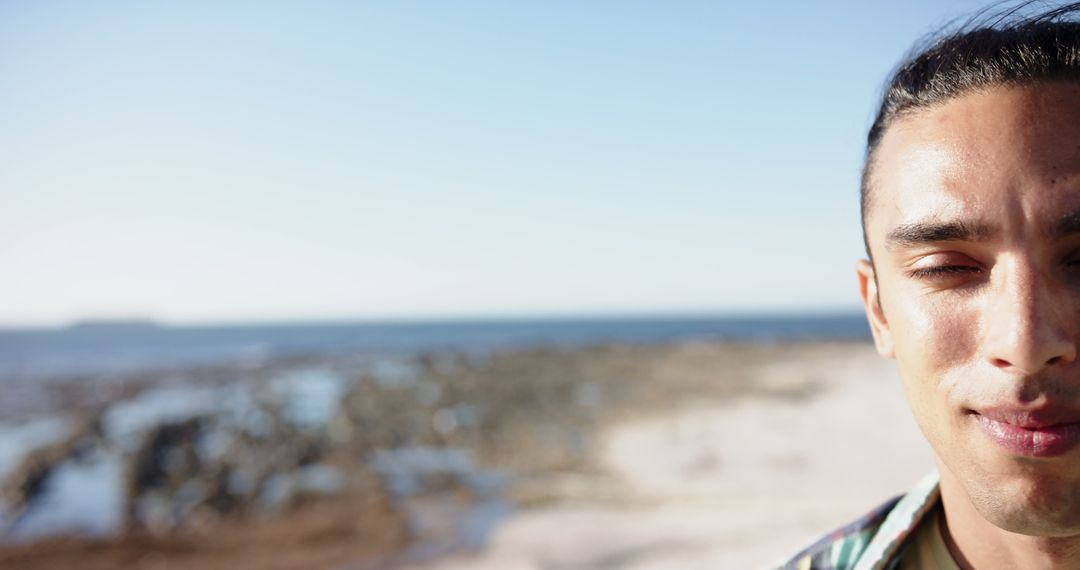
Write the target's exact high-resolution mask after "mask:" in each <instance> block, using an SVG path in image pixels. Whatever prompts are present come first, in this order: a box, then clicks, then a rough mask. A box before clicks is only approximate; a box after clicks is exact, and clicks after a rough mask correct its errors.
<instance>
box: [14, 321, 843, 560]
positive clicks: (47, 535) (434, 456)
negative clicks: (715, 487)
mask: <svg viewBox="0 0 1080 570" xmlns="http://www.w3.org/2000/svg"><path fill="white" fill-rule="evenodd" d="M843 344H844V343H839V345H843ZM834 345H837V343H832V344H829V343H775V344H751V343H722V342H683V343H678V344H668V345H603V346H588V347H577V348H558V349H556V348H533V349H517V350H507V351H501V352H493V353H490V354H485V355H477V354H470V353H464V352H433V353H427V354H423V355H419V356H400V355H398V356H384V357H378V358H376V357H373V356H372V355H338V356H335V357H319V358H291V359H287V360H281V361H270V362H266V363H262V364H260V365H259V366H257V367H252V366H245V367H243V368H233V369H230V368H228V367H225V368H221V369H215V370H212V371H206V370H203V371H192V372H190V373H185V372H184V371H171V372H169V373H168V374H167V375H166V374H163V375H156V376H155V375H149V376H147V375H143V376H142V377H141V378H138V379H134V378H121V379H116V378H113V379H107V381H106V380H103V381H101V382H100V383H102V385H105V384H107V385H109V386H114V387H116V386H121V387H123V389H118V390H112V391H103V390H100V389H95V388H94V382H93V379H89V380H88V379H78V380H77V381H74V380H73V381H69V382H68V384H67V386H68V389H70V390H72V391H74V392H80V391H81V393H87V392H89V393H94V394H98V395H99V397H98V398H96V399H95V398H82V399H76V400H74V402H75V405H70V406H69V407H68V408H67V409H64V410H54V411H52V412H51V413H42V414H40V415H39V417H38V418H36V419H26V418H22V419H21V420H20V421H19V422H9V424H8V430H7V433H8V444H9V445H8V446H9V447H10V446H11V442H13V441H18V442H22V443H21V444H20V445H22V446H23V447H24V448H25V449H24V452H23V453H18V454H15V453H14V452H11V451H10V450H9V451H8V453H7V456H8V458H9V461H8V462H7V464H4V463H2V462H0V503H2V506H0V536H3V538H4V545H3V546H2V547H0V567H19V568H62V567H78V568H111V567H117V566H124V567H148V568H150V567H168V568H170V569H175V568H196V567H198V568H212V567H229V568H301V567H302V568H313V567H314V568H359V569H366V568H372V569H374V568H395V567H402V566H404V565H409V564H417V563H422V562H425V561H431V560H436V559H439V558H441V557H444V556H446V555H448V554H452V553H455V552H460V551H468V550H475V549H478V548H481V547H482V546H483V545H484V544H485V542H486V541H487V540H488V537H489V536H490V534H491V532H492V531H493V530H494V529H495V528H496V527H497V526H498V525H499V524H500V522H501V521H503V520H505V519H506V518H507V517H508V516H509V515H510V514H511V513H513V512H515V510H518V509H521V508H526V507H533V506H537V505H543V504H547V503H550V502H553V501H558V500H560V499H561V498H563V496H564V495H565V494H566V493H568V492H569V493H572V492H573V491H568V487H567V485H565V484H564V483H565V481H567V480H568V479H572V478H573V476H574V475H575V474H589V473H595V472H597V471H598V470H602V469H603V466H602V465H599V464H598V463H597V461H596V457H597V453H596V452H597V448H596V442H597V441H598V438H599V437H600V436H601V435H602V434H603V432H604V429H605V427H606V426H608V425H610V424H612V423H613V422H617V421H622V420H625V419H627V418H634V417H648V416H649V415H652V414H656V413H661V412H663V410H667V409H671V408H672V407H676V406H684V405H687V404H688V403H689V404H703V403H709V402H712V403H720V404H725V403H726V404H730V403H731V402H733V401H735V400H737V399H739V398H745V397H766V398H778V399H785V400H791V401H798V400H800V399H805V398H809V397H812V396H813V395H814V394H816V393H817V392H818V391H820V390H821V383H820V382H818V381H817V380H818V379H815V378H813V377H808V376H806V375H794V376H791V377H780V378H779V379H777V378H776V377H772V378H771V379H764V380H763V378H762V376H761V375H760V374H758V373H757V371H759V370H760V369H761V368H762V367H763V366H772V365H775V364H777V363H782V362H785V361H798V360H799V359H800V358H802V359H805V358H807V357H808V355H813V354H816V353H818V352H820V351H821V350H822V347H826V348H827V347H829V346H834ZM76 382H77V383H76ZM55 385H57V386H64V385H65V384H64V383H63V382H57V383H55ZM101 394H115V395H116V397H115V398H113V399H109V398H103V397H100V395H101ZM68 401H69V402H71V401H72V400H71V399H70V398H69V400H68ZM34 422H38V424H40V425H41V426H49V425H51V426H52V427H51V428H49V429H46V428H45V427H38V428H34V427H33V426H34V425H37V424H34ZM49 422H51V424H50V423H49ZM28 426H29V427H28ZM19 429H22V430H23V431H24V432H25V433H23V434H22V435H21V436H20V434H19V432H18V430H19ZM35 429H36V430H37V432H38V433H37V435H36V436H34V437H28V436H27V435H26V434H33V433H34V430H35ZM50 429H51V431H50ZM4 433H5V432H4V431H3V429H0V441H3V439H2V438H3V434H4ZM13 434H14V435H13ZM42 434H44V435H42ZM35 438H36V439H35ZM35 441H36V442H37V443H36V444H35V443H34V442H35ZM27 442H29V443H27ZM16 447H17V446H16ZM16 455H17V459H13V457H14V456H16ZM0 457H3V456H2V455H0ZM88 497H89V498H88ZM72 502H74V503H76V504H75V505H74V506H72V505H71V503H72ZM65 513H67V515H68V516H66V518H65V516H63V515H64V514H65ZM270 537H276V538H270Z"/></svg>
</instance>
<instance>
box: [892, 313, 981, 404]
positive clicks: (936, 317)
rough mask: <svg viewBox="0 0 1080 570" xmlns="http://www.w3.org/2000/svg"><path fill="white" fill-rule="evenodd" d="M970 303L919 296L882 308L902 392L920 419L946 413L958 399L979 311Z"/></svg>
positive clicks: (974, 355) (972, 351) (971, 356)
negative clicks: (902, 386) (891, 335)
mask: <svg viewBox="0 0 1080 570" xmlns="http://www.w3.org/2000/svg"><path fill="white" fill-rule="evenodd" d="M970 301H971V300H968V299H957V298H956V296H954V295H925V294H923V295H912V296H909V297H907V299H906V302H898V303H895V304H894V306H893V307H886V310H889V309H891V311H890V312H891V314H889V315H888V318H889V326H890V330H891V331H892V334H893V339H894V342H895V347H896V348H895V349H896V361H897V364H898V366H899V368H900V374H901V377H902V378H903V379H904V389H905V391H906V392H907V396H908V400H909V402H910V404H911V407H912V410H913V411H914V412H915V415H916V416H917V417H920V418H921V420H922V419H929V418H930V417H933V416H939V415H942V414H945V415H947V414H948V413H949V412H948V409H947V407H946V405H947V404H948V403H950V402H952V403H955V401H956V400H957V399H960V398H962V396H963V394H962V392H963V390H964V388H965V386H964V384H963V383H962V382H961V380H962V379H963V378H964V377H965V376H966V375H965V374H964V373H963V372H962V371H963V370H965V369H967V368H968V367H969V366H970V365H971V364H972V363H973V362H974V361H975V360H976V358H977V354H978V350H977V349H978V341H977V339H978V323H977V322H976V321H977V318H978V311H977V310H976V309H975V308H974V307H972V306H971V304H972V303H971V302H970ZM921 420H920V423H922V421H921Z"/></svg>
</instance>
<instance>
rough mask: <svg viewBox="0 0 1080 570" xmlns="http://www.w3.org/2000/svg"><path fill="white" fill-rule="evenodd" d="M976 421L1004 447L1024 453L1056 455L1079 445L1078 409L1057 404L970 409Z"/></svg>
mask: <svg viewBox="0 0 1080 570" xmlns="http://www.w3.org/2000/svg"><path fill="white" fill-rule="evenodd" d="M969 414H971V415H972V416H973V418H974V420H975V423H976V425H978V426H979V428H980V429H981V430H982V432H983V433H984V434H986V435H987V436H988V437H989V438H990V439H991V440H992V441H994V443H997V444H998V445H999V446H1000V447H1002V448H1003V449H1004V450H1005V451H1007V452H1009V453H1011V454H1014V455H1019V456H1023V457H1045V458H1049V457H1057V456H1059V455H1064V454H1065V453H1067V452H1069V451H1070V450H1072V449H1074V448H1076V447H1077V446H1078V445H1080V412H1078V411H1077V410H1074V409H1071V408H1064V407H1060V406H1043V407H1040V408H1034V409H1031V408H1029V409H1024V408H1020V407H1012V406H996V407H988V408H984V409H980V410H969Z"/></svg>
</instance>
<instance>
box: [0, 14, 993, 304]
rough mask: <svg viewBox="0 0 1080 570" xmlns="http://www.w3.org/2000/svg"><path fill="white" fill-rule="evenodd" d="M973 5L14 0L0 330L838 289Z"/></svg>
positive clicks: (844, 288)
mask: <svg viewBox="0 0 1080 570" xmlns="http://www.w3.org/2000/svg"><path fill="white" fill-rule="evenodd" d="M980 5H981V3H975V2H931V1H928V0H927V1H914V2H907V3H897V2H818V3H809V2H772V3H765V4H761V3H758V4H753V3H748V2H740V3H724V2H663V3H660V2H625V1H620V2H616V1H611V2H590V3H585V2H543V3H541V2H494V1H493V2H407V1H405V2H306V3H300V2H253V1H252V2H240V1H237V2H198V1H189V2H175V3H156V2H155V3H150V2H109V1H98V2H93V3H89V2H74V1H66V2H65V1H57V2H47V3H46V2H28V1H27V2H14V1H13V2H3V3H0V125H3V127H2V128H0V264H2V266H3V269H4V270H3V278H2V279H0V300H2V301H0V324H9V325H10V324H16V325H17V324H33V325H42V324H44V325H47V324H61V323H65V322H69V321H71V320H73V319H79V318H86V317H99V318H100V317H111V318H120V317H141V316H148V317H153V318H158V319H162V320H166V321H172V322H206V321H267V320H271V321H277V320H297V319H299V320H311V319H364V318H380V319H382V318H398V317H401V318H424V317H457V316H468V317H478V316H479V317H485V316H500V315H566V314H583V313H587V314H618V313H671V312H676V313H698V312H709V313H729V312H748V311H749V312H757V311H769V312H783V311H803V310H809V311H822V310H837V309H841V310H842V309H854V308H856V307H857V302H856V289H855V280H854V276H853V270H852V267H853V264H854V260H855V259H856V258H858V257H859V256H861V255H862V245H861V238H860V234H859V224H858V205H857V179H858V170H859V166H860V161H861V157H862V152H863V147H862V144H863V143H862V141H863V140H864V136H865V130H866V128H867V126H868V124H869V122H870V119H871V116H872V110H873V107H874V105H875V103H876V102H875V98H876V96H877V94H878V92H879V89H880V85H881V83H882V81H883V79H884V77H885V75H886V73H887V71H888V70H889V69H890V68H891V67H892V66H893V65H894V64H895V62H896V61H897V59H898V58H899V57H900V56H901V55H902V54H903V53H904V52H905V51H906V50H907V48H908V47H909V46H910V45H911V43H912V42H913V40H914V39H916V38H917V37H919V36H921V35H923V34H925V33H926V32H928V31H930V30H932V29H933V28H934V27H936V26H937V25H939V24H941V23H942V22H944V21H945V20H946V19H948V18H951V17H956V16H959V15H962V14H965V13H967V12H970V11H971V10H974V9H976V8H977V7H979V6H980Z"/></svg>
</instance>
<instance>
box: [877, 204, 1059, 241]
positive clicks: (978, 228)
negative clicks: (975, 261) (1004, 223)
mask: <svg viewBox="0 0 1080 570" xmlns="http://www.w3.org/2000/svg"><path fill="white" fill-rule="evenodd" d="M1071 223H1072V224H1074V230H1075V231H1080V212H1077V215H1076V216H1075V217H1074V218H1072V219H1071ZM996 233H997V229H996V228H994V227H992V226H990V225H988V224H984V223H979V222H965V221H955V222H915V223H911V224H904V225H902V226H898V227H897V228H896V229H894V230H892V231H891V232H889V235H887V236H885V247H886V248H889V249H891V248H893V247H898V246H899V247H905V246H906V247H911V246H915V245H922V244H927V243H934V242H939V241H980V240H986V239H989V238H991V237H993V236H994V235H995V234H996Z"/></svg>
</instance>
